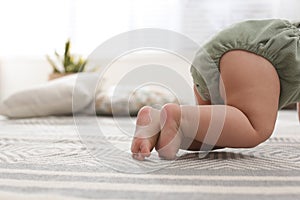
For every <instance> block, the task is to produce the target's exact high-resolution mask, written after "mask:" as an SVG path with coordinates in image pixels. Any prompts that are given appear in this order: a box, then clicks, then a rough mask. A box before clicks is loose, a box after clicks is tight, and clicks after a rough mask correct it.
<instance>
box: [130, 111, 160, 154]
mask: <svg viewBox="0 0 300 200" xmlns="http://www.w3.org/2000/svg"><path fill="white" fill-rule="evenodd" d="M159 132H160V111H159V110H156V109H154V108H151V107H148V106H145V107H143V108H142V109H141V110H140V111H139V113H138V116H137V122H136V130H135V134H134V138H133V141H132V144H131V152H132V157H133V158H135V159H137V160H144V159H145V157H149V156H150V154H151V151H152V149H153V148H154V146H155V144H156V142H157V139H158V136H159Z"/></svg>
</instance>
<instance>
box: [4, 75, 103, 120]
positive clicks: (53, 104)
mask: <svg viewBox="0 0 300 200" xmlns="http://www.w3.org/2000/svg"><path fill="white" fill-rule="evenodd" d="M78 76H79V74H74V75H69V76H66V77H63V78H59V79H55V80H53V81H49V82H47V83H45V84H43V85H39V86H36V87H33V88H30V89H27V90H23V91H20V92H16V93H14V94H12V95H11V96H9V97H8V98H6V99H4V101H3V102H2V103H1V104H0V115H4V116H6V117H10V118H24V117H40V116H48V115H66V114H72V112H78V111H80V110H82V109H83V108H84V107H86V106H87V105H88V104H90V103H91V102H92V100H93V98H94V96H95V95H94V94H93V92H94V91H92V90H91V88H93V87H92V84H94V83H96V82H95V81H97V78H98V75H97V74H96V73H80V80H84V81H81V82H80V83H81V84H80V85H79V84H78V85H76V95H77V96H76V97H77V98H78V99H80V102H79V103H78V102H77V106H76V109H74V110H73V111H72V100H73V89H74V86H75V84H76V79H77V77H78Z"/></svg>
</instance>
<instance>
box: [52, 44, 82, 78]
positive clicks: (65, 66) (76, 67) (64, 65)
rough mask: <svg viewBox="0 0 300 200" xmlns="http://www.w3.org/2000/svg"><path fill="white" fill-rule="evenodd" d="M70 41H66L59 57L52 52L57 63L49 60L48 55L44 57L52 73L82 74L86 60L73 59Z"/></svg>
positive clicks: (80, 58)
mask: <svg viewBox="0 0 300 200" xmlns="http://www.w3.org/2000/svg"><path fill="white" fill-rule="evenodd" d="M70 46H71V41H70V40H67V42H66V44H65V52H64V55H63V56H61V55H59V54H58V53H57V51H54V55H55V57H56V59H57V61H58V62H55V61H54V60H53V59H51V58H50V56H49V55H47V56H46V58H47V60H48V62H49V63H50V65H51V66H52V68H53V73H77V72H82V71H83V70H84V67H85V65H86V60H85V59H83V58H82V57H77V58H76V57H75V56H74V55H72V54H71V53H70Z"/></svg>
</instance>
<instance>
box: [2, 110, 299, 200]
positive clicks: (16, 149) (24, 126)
mask: <svg viewBox="0 0 300 200" xmlns="http://www.w3.org/2000/svg"><path fill="white" fill-rule="evenodd" d="M291 119H293V120H291ZM77 120H80V122H82V125H81V128H82V129H84V130H95V131H97V130H96V129H95V127H94V124H92V123H90V122H91V121H93V120H95V117H88V116H80V117H77ZM120 120H121V124H122V126H123V127H125V128H126V127H128V128H129V129H130V128H131V127H132V123H133V121H134V118H132V119H130V120H126V119H124V118H123V119H122V118H120ZM96 121H97V122H98V123H99V126H101V130H103V134H102V135H101V137H98V138H96V139H93V137H92V134H91V135H89V137H85V136H84V137H85V139H83V138H82V135H81V134H80V133H78V121H76V120H74V118H73V117H71V116H64V117H43V118H28V119H14V120H8V119H6V118H4V117H3V118H0V127H1V128H0V171H1V173H0V176H1V177H0V199H155V198H156V199H185V198H188V199H200V198H201V199H249V197H251V198H258V199H299V197H300V145H299V144H300V134H299V133H300V126H299V124H298V121H297V118H296V113H295V112H294V111H280V112H279V117H278V123H277V125H276V130H275V133H274V135H273V136H272V137H271V138H270V139H269V140H268V141H267V142H265V143H264V144H261V145H259V146H258V147H256V148H253V149H223V150H217V151H214V152H211V153H208V154H207V153H203V152H200V153H193V152H180V153H181V157H180V158H179V159H177V160H176V161H164V160H160V159H159V158H158V157H157V156H156V155H155V154H154V156H152V157H150V159H149V160H147V161H145V162H137V161H134V160H133V159H131V157H130V154H129V152H128V151H126V148H128V149H129V147H130V136H129V135H126V134H124V133H123V132H122V131H120V127H117V126H116V125H115V124H114V123H115V119H114V118H110V117H97V118H96ZM75 122H77V124H76V123H75ZM86 138H88V139H86ZM107 143H109V144H110V145H112V146H114V145H116V146H117V147H118V148H119V147H120V149H122V151H123V154H119V153H114V152H115V151H114V148H110V146H109V145H107ZM92 147H95V149H97V150H98V151H97V153H98V154H99V155H97V154H95V152H93V150H91V148H92ZM101 155H102V156H101ZM103 155H105V156H103ZM135 168H136V169H142V170H140V171H138V170H135Z"/></svg>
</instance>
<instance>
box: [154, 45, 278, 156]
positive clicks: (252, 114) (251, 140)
mask: <svg viewBox="0 0 300 200" xmlns="http://www.w3.org/2000/svg"><path fill="white" fill-rule="evenodd" d="M221 77H222V79H223V82H224V89H225V91H226V99H225V103H226V105H215V106H178V105H175V104H169V105H168V106H166V107H165V108H164V112H165V113H167V115H166V118H167V119H166V120H165V124H164V127H166V128H165V129H164V128H163V129H162V130H161V133H160V136H159V139H158V143H157V145H156V146H157V149H158V152H159V154H160V156H161V157H164V158H167V159H172V158H175V156H176V153H177V151H178V148H179V147H178V141H180V139H182V138H186V137H187V138H191V139H195V140H197V141H199V142H205V143H208V144H209V145H216V146H219V147H254V146H256V145H258V144H260V143H261V142H263V141H265V140H266V139H268V138H269V137H270V135H271V134H272V132H273V129H274V125H275V121H276V116H277V110H278V101H279V94H280V83H279V79H278V75H277V73H276V71H275V68H274V67H273V66H272V65H271V63H269V62H268V61H267V60H265V59H264V58H262V57H260V56H257V55H255V54H252V53H248V52H245V51H231V52H229V53H227V54H225V55H224V56H223V58H222V60H221ZM178 116H180V117H178ZM212 116H213V117H212ZM174 124H175V125H174ZM168 127H173V128H168ZM174 127H175V128H174ZM218 127H219V128H220V129H219V128H218ZM195 128H196V131H195ZM218 129H219V130H220V131H219V132H218V131H214V130H218ZM169 144H171V145H169ZM160 149H163V150H162V151H160Z"/></svg>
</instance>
